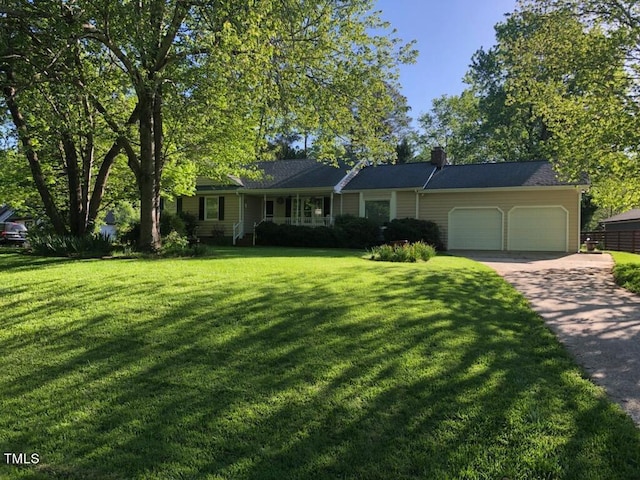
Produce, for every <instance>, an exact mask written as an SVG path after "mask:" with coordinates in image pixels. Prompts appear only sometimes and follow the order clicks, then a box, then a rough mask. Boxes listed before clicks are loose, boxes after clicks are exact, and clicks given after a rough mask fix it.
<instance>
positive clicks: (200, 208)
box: [198, 197, 204, 221]
mask: <svg viewBox="0 0 640 480" xmlns="http://www.w3.org/2000/svg"><path fill="white" fill-rule="evenodd" d="M198 201H199V202H200V203H199V205H198V220H200V221H202V220H204V197H200V198H198Z"/></svg>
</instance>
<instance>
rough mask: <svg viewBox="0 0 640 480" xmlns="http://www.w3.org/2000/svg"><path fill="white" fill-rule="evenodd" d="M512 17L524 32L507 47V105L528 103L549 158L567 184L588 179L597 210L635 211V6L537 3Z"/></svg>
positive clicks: (639, 138)
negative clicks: (542, 127)
mask: <svg viewBox="0 0 640 480" xmlns="http://www.w3.org/2000/svg"><path fill="white" fill-rule="evenodd" d="M516 16H517V17H518V18H519V19H520V20H521V22H522V23H523V24H525V25H528V26H529V28H526V29H521V31H520V34H519V35H518V36H515V37H514V38H513V39H512V41H511V42H510V44H509V48H510V50H511V51H512V54H513V68H512V71H511V77H510V80H509V82H508V84H507V91H508V93H509V96H510V98H511V99H512V101H514V102H518V101H520V99H523V98H526V99H527V101H529V102H531V104H532V105H533V108H534V111H535V113H536V115H538V116H539V117H540V118H542V119H543V120H544V122H545V124H546V125H547V128H548V129H549V131H550V132H551V136H550V140H549V142H548V146H549V150H548V151H549V156H550V157H551V159H552V160H554V162H555V163H556V165H557V167H558V168H559V169H560V170H561V171H562V172H563V173H564V174H565V175H566V176H567V177H572V178H573V179H577V178H579V177H580V176H581V175H583V174H585V173H586V174H588V175H589V176H590V177H591V181H592V183H593V185H594V187H593V194H594V200H595V201H596V202H597V203H598V204H599V205H600V206H603V207H607V208H612V209H614V210H622V209H626V208H630V207H634V206H638V204H639V202H640V200H639V199H640V181H639V180H640V164H639V162H638V160H639V157H638V154H639V152H640V120H639V119H640V116H639V114H640V111H639V106H640V104H639V103H638V98H639V97H638V93H639V88H640V76H639V75H638V59H640V6H639V5H638V4H637V2H630V1H622V0H606V1H605V0H602V1H596V0H593V1H592V0H575V1H574V0H562V1H547V0H539V1H527V2H521V5H520V9H519V11H518V12H517V13H516Z"/></svg>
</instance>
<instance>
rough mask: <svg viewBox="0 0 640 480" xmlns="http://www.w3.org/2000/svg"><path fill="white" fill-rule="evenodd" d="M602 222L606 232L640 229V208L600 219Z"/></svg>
mask: <svg viewBox="0 0 640 480" xmlns="http://www.w3.org/2000/svg"><path fill="white" fill-rule="evenodd" d="M600 224H601V225H602V226H603V228H604V230H605V231H606V232H623V231H628V230H640V208H634V209H633V210H629V211H628V212H624V213H620V214H618V215H614V216H613V217H609V218H605V219H604V220H601V221H600Z"/></svg>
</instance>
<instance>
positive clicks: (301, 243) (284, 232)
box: [256, 222, 342, 248]
mask: <svg viewBox="0 0 640 480" xmlns="http://www.w3.org/2000/svg"><path fill="white" fill-rule="evenodd" d="M256 243H257V244H258V245H271V246H278V247H315V248H333V247H340V246H342V244H341V242H340V239H339V238H338V236H337V232H336V231H335V229H333V228H329V227H316V228H312V227H306V226H297V225H278V224H275V223H272V222H263V223H261V224H260V225H258V226H257V227H256Z"/></svg>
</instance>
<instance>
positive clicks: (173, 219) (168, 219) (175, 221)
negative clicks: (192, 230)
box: [160, 212, 187, 237]
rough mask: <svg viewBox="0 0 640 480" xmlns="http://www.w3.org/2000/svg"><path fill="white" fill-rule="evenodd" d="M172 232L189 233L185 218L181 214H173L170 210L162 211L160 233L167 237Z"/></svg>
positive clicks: (183, 234)
mask: <svg viewBox="0 0 640 480" xmlns="http://www.w3.org/2000/svg"><path fill="white" fill-rule="evenodd" d="M171 232H177V233H178V235H181V236H185V235H187V227H186V225H185V222H184V220H183V219H182V217H181V216H179V215H173V214H172V213H169V212H162V213H161V214H160V235H161V236H163V237H165V236H168V235H170V234H171Z"/></svg>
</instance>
